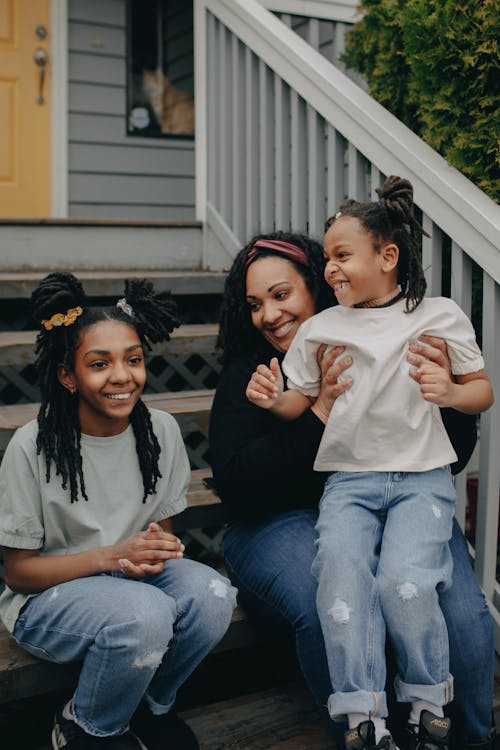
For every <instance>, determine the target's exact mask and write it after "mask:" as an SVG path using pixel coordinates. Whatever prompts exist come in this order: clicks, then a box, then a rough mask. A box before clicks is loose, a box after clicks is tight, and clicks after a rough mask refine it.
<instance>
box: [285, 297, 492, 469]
mask: <svg viewBox="0 0 500 750" xmlns="http://www.w3.org/2000/svg"><path fill="white" fill-rule="evenodd" d="M423 333H427V334H429V335H432V336H440V337H441V338H443V339H444V340H445V341H446V344H447V346H448V354H449V357H450V361H451V367H452V372H453V374H455V375H459V374H466V373H471V372H477V371H478V370H481V369H482V368H483V367H484V360H483V358H482V356H481V351H480V350H479V347H478V345H477V343H476V338H475V334H474V329H473V327H472V324H471V322H470V321H469V319H468V318H467V316H466V315H465V314H464V313H463V312H462V310H461V309H460V308H459V307H458V305H456V304H455V303H454V302H453V301H452V300H450V299H448V298H445V297H434V298H425V299H424V300H423V301H422V302H421V303H420V305H419V306H418V307H417V308H416V309H415V310H414V311H413V312H411V313H406V312H405V300H401V301H400V302H397V303H396V304H394V305H392V306H390V307H382V308H361V309H358V308H351V307H343V306H341V305H338V306H337V307H332V308H328V309H327V310H323V312H321V313H319V314H318V315H314V316H313V317H312V318H310V319H309V320H307V321H306V322H305V323H303V324H302V325H301V327H300V328H299V330H298V332H297V334H296V336H295V338H294V340H293V342H292V344H291V346H290V349H289V350H288V353H287V355H286V357H285V359H284V361H283V371H284V373H285V375H286V376H287V377H288V387H289V388H294V389H296V390H298V391H300V392H301V393H304V394H306V395H307V396H317V395H318V393H319V384H320V374H321V373H320V368H319V366H318V363H317V360H316V352H317V349H318V346H319V345H320V344H322V343H326V344H328V345H329V346H333V345H336V344H337V345H344V346H345V347H346V349H345V355H347V354H350V355H352V358H353V364H352V366H351V367H350V368H349V370H348V371H347V372H346V376H352V378H353V380H354V382H353V384H352V386H351V388H349V389H348V390H347V391H345V392H344V393H343V394H342V395H341V396H339V398H337V400H336V402H335V404H334V406H333V409H332V411H331V412H330V417H329V419H328V422H327V425H326V427H325V431H324V433H323V438H322V440H321V443H320V446H319V449H318V453H317V456H316V461H315V464H314V468H315V470H316V471H428V470H430V469H434V468H436V467H438V466H444V465H446V464H449V463H452V462H454V461H456V460H457V456H456V453H455V451H454V450H453V447H452V445H451V443H450V440H449V438H448V435H447V433H446V430H445V428H444V426H443V423H442V420H441V415H440V411H439V408H438V407H437V406H436V405H435V404H431V403H429V402H428V401H425V400H424V399H423V397H422V395H421V393H420V386H419V385H418V383H416V382H415V381H414V380H412V379H411V378H410V376H409V375H408V371H409V368H410V365H409V363H408V362H407V360H406V357H407V354H408V346H409V344H410V342H411V341H412V340H415V339H417V338H418V337H419V336H420V335H421V334H423ZM345 355H343V356H345Z"/></svg>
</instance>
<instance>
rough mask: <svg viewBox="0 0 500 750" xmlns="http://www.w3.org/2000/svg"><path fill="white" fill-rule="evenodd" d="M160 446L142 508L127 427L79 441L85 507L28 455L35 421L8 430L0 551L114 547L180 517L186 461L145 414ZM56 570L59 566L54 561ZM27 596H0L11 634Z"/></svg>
mask: <svg viewBox="0 0 500 750" xmlns="http://www.w3.org/2000/svg"><path fill="white" fill-rule="evenodd" d="M151 418H152V423H153V429H154V432H155V434H156V437H157V438H158V442H159V444H160V446H161V453H160V457H159V468H160V472H161V475H162V476H161V477H160V478H159V479H158V482H157V485H156V492H155V494H154V495H148V497H147V499H146V501H145V502H143V495H144V486H143V482H142V474H141V471H140V468H139V459H138V456H137V450H136V441H135V436H134V432H133V429H132V426H131V425H129V426H128V427H127V429H126V430H125V431H124V432H122V433H120V434H119V435H114V436H112V437H93V436H91V435H82V438H81V451H82V462H83V478H84V481H85V489H86V493H87V496H88V498H89V499H88V501H86V500H84V499H83V497H81V496H80V494H79V499H78V501H77V502H74V503H71V501H70V493H69V489H67V490H63V488H62V486H61V477H60V476H56V472H55V467H54V466H53V465H52V467H51V477H50V482H49V483H47V482H46V479H45V472H46V462H45V456H44V455H43V453H42V454H40V455H37V453H36V438H37V434H38V424H37V422H36V420H33V421H31V422H28V424H26V425H24V427H21V428H20V429H19V430H17V431H16V433H15V435H14V436H13V437H12V440H11V441H10V443H9V445H8V446H7V450H6V452H5V456H4V458H3V461H2V465H1V467H0V545H3V546H5V547H14V548H17V549H39V550H40V554H41V555H66V554H71V553H74V552H81V551H84V550H88V549H93V548H95V547H103V546H106V545H111V544H116V543H117V542H119V541H121V540H123V539H126V538H127V537H129V536H131V535H132V534H135V533H136V532H138V531H141V530H144V529H146V528H147V527H148V524H149V523H150V522H151V521H161V520H163V519H165V518H169V517H170V516H173V515H175V514H177V513H180V512H181V511H182V510H184V508H185V507H186V492H187V488H188V485H189V481H190V468H189V461H188V458H187V454H186V449H185V447H184V443H183V441H182V437H181V434H180V430H179V427H178V425H177V422H176V421H175V419H174V418H173V417H172V416H171V415H170V414H166V413H165V412H161V411H157V410H153V409H152V410H151ZM62 564H63V565H64V561H63V560H62ZM27 599H28V596H27V595H26V594H17V593H15V592H13V591H11V590H10V589H9V588H8V587H6V588H5V591H4V592H3V593H2V595H1V596H0V617H1V619H2V621H3V623H4V625H5V627H6V628H7V629H8V630H9V631H11V632H12V630H13V628H14V625H15V622H16V620H17V617H18V614H19V611H20V609H21V608H22V606H23V605H24V603H25V602H26V600H27Z"/></svg>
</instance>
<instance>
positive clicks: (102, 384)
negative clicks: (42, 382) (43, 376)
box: [60, 320, 146, 437]
mask: <svg viewBox="0 0 500 750" xmlns="http://www.w3.org/2000/svg"><path fill="white" fill-rule="evenodd" d="M60 377H61V379H62V382H63V384H64V385H67V386H68V385H70V386H71V387H72V388H76V391H77V394H78V395H77V396H76V398H78V413H79V417H80V425H81V429H82V432H84V433H85V434H87V435H95V436H97V437H106V436H110V435H118V434H119V433H120V432H123V431H124V430H125V429H126V427H127V425H128V423H129V418H130V414H131V412H132V409H133V408H134V406H135V405H136V403H137V401H138V400H139V398H140V396H141V393H142V391H143V388H144V383H145V382H146V368H145V366H144V352H143V350H142V345H141V342H140V339H139V337H138V335H137V333H136V332H135V330H134V329H133V328H132V327H131V326H128V325H127V324H126V323H121V322H119V321H115V320H105V321H101V322H99V323H96V324H95V325H93V326H90V327H89V328H86V329H85V331H84V333H83V335H82V338H81V341H80V344H79V346H78V348H77V349H76V351H75V362H74V368H73V370H72V371H71V372H65V374H64V375H60ZM64 378H66V379H68V382H67V383H66V382H65V380H64Z"/></svg>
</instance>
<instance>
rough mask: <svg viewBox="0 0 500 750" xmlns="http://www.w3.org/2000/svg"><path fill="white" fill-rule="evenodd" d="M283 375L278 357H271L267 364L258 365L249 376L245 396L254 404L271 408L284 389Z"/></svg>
mask: <svg viewBox="0 0 500 750" xmlns="http://www.w3.org/2000/svg"><path fill="white" fill-rule="evenodd" d="M284 387H285V386H284V382H283V375H282V372H281V368H280V366H279V362H278V359H277V358H276V357H273V358H272V359H271V361H270V363H269V367H267V365H259V366H258V367H257V369H256V370H255V372H254V373H253V375H252V377H251V378H250V380H249V382H248V385H247V389H246V391H245V393H246V397H247V398H248V400H249V401H251V402H252V404H255V406H260V407H261V408H262V409H271V408H272V407H273V406H274V405H275V404H276V402H277V400H278V399H279V397H280V396H281V395H282V393H283V390H284Z"/></svg>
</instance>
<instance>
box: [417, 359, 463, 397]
mask: <svg viewBox="0 0 500 750" xmlns="http://www.w3.org/2000/svg"><path fill="white" fill-rule="evenodd" d="M412 369H413V372H412V371H410V375H411V377H412V378H413V379H414V380H416V381H417V383H419V385H420V393H421V394H422V396H423V398H424V399H425V400H426V401H430V402H431V403H433V404H436V405H437V406H439V407H444V406H450V405H451V402H452V399H453V392H454V390H455V389H456V388H457V386H456V384H455V383H454V382H453V381H452V380H451V377H450V374H449V372H448V370H446V369H444V368H443V367H441V366H440V365H437V364H434V363H433V362H423V363H422V364H421V365H419V367H416V368H412Z"/></svg>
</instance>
